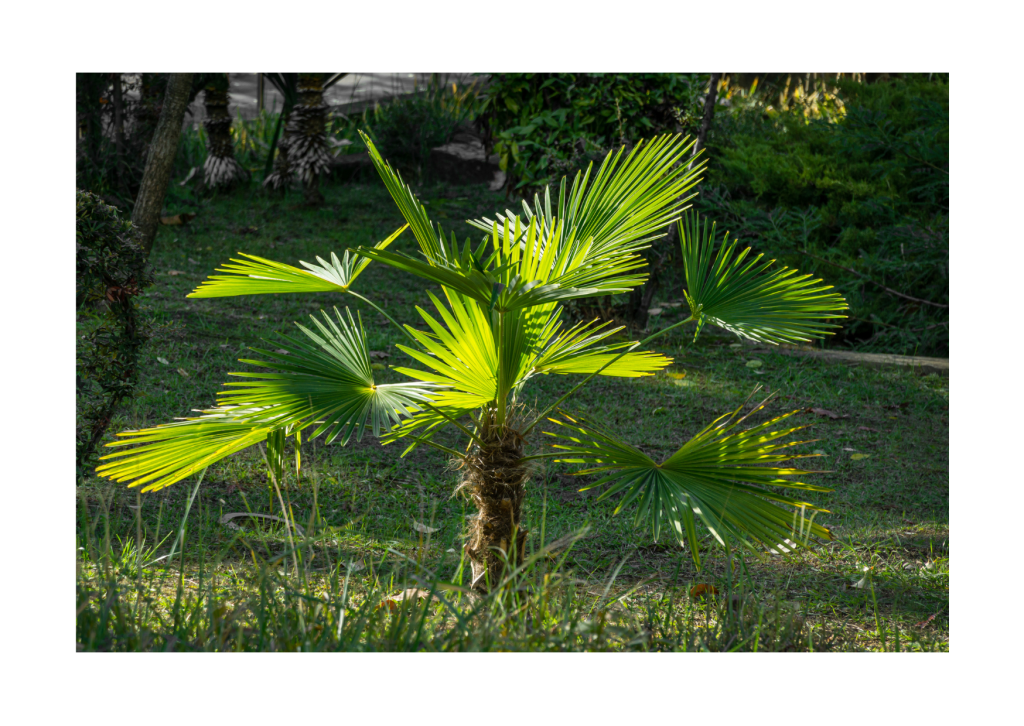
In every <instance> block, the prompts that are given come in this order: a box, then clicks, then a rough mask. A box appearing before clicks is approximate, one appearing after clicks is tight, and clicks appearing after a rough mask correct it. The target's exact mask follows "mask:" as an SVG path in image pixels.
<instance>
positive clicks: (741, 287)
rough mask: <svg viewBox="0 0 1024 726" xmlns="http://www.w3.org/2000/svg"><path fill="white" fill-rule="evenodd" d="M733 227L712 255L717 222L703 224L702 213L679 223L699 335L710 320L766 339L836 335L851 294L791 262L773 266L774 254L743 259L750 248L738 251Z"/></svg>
mask: <svg viewBox="0 0 1024 726" xmlns="http://www.w3.org/2000/svg"><path fill="white" fill-rule="evenodd" d="M728 237H729V236H728V233H727V234H726V236H725V239H723V240H722V244H721V245H720V246H719V248H718V254H717V255H716V256H715V257H714V259H713V260H712V255H713V253H714V248H715V225H714V224H713V223H712V224H708V223H707V222H706V221H705V223H704V225H703V229H702V227H701V224H700V217H699V215H697V214H692V215H690V214H687V218H686V220H685V221H684V222H680V223H679V238H680V240H681V244H682V253H683V254H682V257H683V266H684V269H685V272H686V288H687V290H686V293H685V294H686V300H687V302H689V304H690V312H691V313H692V314H693V317H694V318H696V320H697V331H696V332H695V333H694V339H696V337H697V335H699V334H700V331H701V329H702V328H703V326H704V324H705V323H706V322H710V323H712V324H714V325H717V326H719V327H721V328H725V329H726V330H728V331H731V332H733V333H736V335H740V336H742V337H745V338H750V339H751V340H756V341H758V342H762V343H773V344H777V343H788V342H794V341H807V340H810V339H811V338H821V337H823V336H825V335H831V334H832V332H833V330H832V329H835V328H838V327H839V326H838V325H834V324H832V323H827V322H824V321H826V320H832V319H839V318H845V317H846V316H845V315H842V314H841V312H842V311H843V310H846V309H847V308H848V305H847V304H846V300H844V299H843V297H842V296H841V295H839V294H838V293H835V292H828V290H831V289H832V286H831V285H824V284H822V281H821V280H820V279H812V278H811V276H810V275H799V273H798V272H797V271H796V270H790V269H789V268H787V267H782V268H778V269H775V270H769V268H770V267H771V265H772V263H773V262H774V260H769V261H767V262H764V263H762V264H759V262H760V260H761V257H763V255H758V256H757V257H755V258H754V259H752V260H749V261H747V262H746V264H744V260H746V258H747V255H748V254H749V253H750V249H749V248H747V249H745V250H744V251H743V252H741V253H739V254H738V255H736V254H735V252H736V244H737V241H736V240H732V241H731V242H730V241H729V238H728Z"/></svg>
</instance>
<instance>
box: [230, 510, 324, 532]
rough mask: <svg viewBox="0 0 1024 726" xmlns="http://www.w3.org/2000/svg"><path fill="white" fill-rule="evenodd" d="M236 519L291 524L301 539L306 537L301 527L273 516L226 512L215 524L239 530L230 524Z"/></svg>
mask: <svg viewBox="0 0 1024 726" xmlns="http://www.w3.org/2000/svg"><path fill="white" fill-rule="evenodd" d="M237 517H257V518H259V519H272V520H274V521H275V522H284V524H285V525H288V524H291V526H292V527H294V528H295V529H296V530H297V531H298V533H299V534H300V535H302V536H303V537H305V536H306V535H305V533H304V532H303V531H302V527H300V526H299V525H297V524H295V523H294V522H291V523H289V522H287V521H285V520H284V519H282V518H281V517H278V516H276V515H273V514H256V513H254V512H228V513H227V514H225V515H223V516H222V517H221V518H220V519H218V520H217V522H218V523H219V524H226V525H228V527H230V528H231V529H239V527H238V525H237V524H235V525H234V526H232V524H233V523H232V522H231V520H232V519H235V518H237Z"/></svg>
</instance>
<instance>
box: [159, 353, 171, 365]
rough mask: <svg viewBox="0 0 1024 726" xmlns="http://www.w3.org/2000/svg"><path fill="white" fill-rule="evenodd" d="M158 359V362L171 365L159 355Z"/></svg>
mask: <svg viewBox="0 0 1024 726" xmlns="http://www.w3.org/2000/svg"><path fill="white" fill-rule="evenodd" d="M156 359H157V361H158V362H160V363H163V364H164V365H165V366H169V365H170V364H171V363H170V361H168V360H167V359H166V358H164V357H162V356H159V355H158V356H157V357H156Z"/></svg>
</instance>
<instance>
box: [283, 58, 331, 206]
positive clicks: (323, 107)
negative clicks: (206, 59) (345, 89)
mask: <svg viewBox="0 0 1024 726" xmlns="http://www.w3.org/2000/svg"><path fill="white" fill-rule="evenodd" d="M264 75H265V77H266V79H267V80H268V81H270V82H271V84H273V85H274V87H275V88H276V89H277V90H278V92H280V93H281V95H282V97H283V98H284V107H283V108H282V110H281V116H280V117H279V118H278V127H277V128H276V129H275V130H274V140H273V142H272V143H271V148H270V157H271V159H273V163H274V170H273V171H272V172H270V171H269V163H270V159H268V173H267V175H266V179H265V180H264V182H263V184H264V186H266V187H268V188H270V189H272V190H280V189H287V188H288V186H290V185H291V183H292V181H294V180H295V179H296V178H297V179H298V180H299V181H301V182H302V187H303V191H304V193H305V197H306V202H307V203H309V204H319V203H320V202H322V201H323V196H322V195H321V194H320V190H319V184H320V177H321V176H322V175H323V174H324V173H326V172H327V167H328V164H329V163H330V159H331V157H330V153H329V152H328V150H327V134H326V127H327V108H328V106H327V104H325V103H324V91H326V90H327V89H328V88H330V87H331V86H333V85H334V84H335V83H337V82H338V81H340V80H341V79H342V78H344V77H345V76H347V75H348V74H347V73H266V74H264ZM282 123H283V125H284V138H282V139H281V141H280V143H279V144H278V142H277V136H278V134H279V132H280V127H281V125H282ZM275 146H276V147H277V149H278V153H277V157H276V158H274V147H275Z"/></svg>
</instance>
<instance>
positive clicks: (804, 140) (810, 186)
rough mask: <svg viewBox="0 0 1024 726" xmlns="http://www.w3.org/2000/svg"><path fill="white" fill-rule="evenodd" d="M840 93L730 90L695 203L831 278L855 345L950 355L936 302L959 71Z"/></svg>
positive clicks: (945, 256)
mask: <svg viewBox="0 0 1024 726" xmlns="http://www.w3.org/2000/svg"><path fill="white" fill-rule="evenodd" d="M834 90H835V93H822V92H820V91H819V92H818V93H817V94H814V93H811V92H808V91H804V92H802V93H800V92H798V93H797V94H796V98H795V100H789V101H787V100H786V97H785V95H783V96H782V97H781V98H780V99H779V100H778V101H776V100H775V99H774V98H772V97H767V96H765V95H761V96H760V97H759V96H758V95H757V94H756V92H755V94H752V95H751V94H742V93H738V92H734V93H730V91H729V90H727V91H726V92H725V93H723V101H724V103H723V104H722V106H720V108H719V109H718V112H717V114H716V118H715V125H714V127H713V130H712V134H711V137H710V139H709V142H708V147H709V150H710V151H711V158H712V159H713V160H714V161H713V162H712V164H711V165H710V166H709V168H708V174H707V178H706V187H705V190H704V193H703V194H702V195H701V198H700V202H699V203H698V205H699V206H700V207H701V208H702V209H703V210H704V211H705V212H706V213H708V214H709V215H714V216H716V217H717V218H718V219H720V220H722V221H724V222H726V223H727V224H729V226H730V228H731V229H732V230H733V231H734V232H735V233H737V234H739V235H740V236H742V237H744V238H745V239H746V240H747V241H748V242H751V243H753V244H754V245H755V246H756V247H758V248H760V249H761V250H762V251H764V252H766V253H767V254H769V255H771V256H775V257H777V258H779V259H780V261H782V262H783V263H784V264H788V265H791V266H800V267H801V268H804V267H806V268H809V270H810V271H813V272H822V273H824V272H827V273H828V274H829V276H830V277H831V278H832V279H833V280H834V281H835V284H836V287H837V289H838V290H839V291H840V292H841V293H842V294H843V295H844V296H845V297H846V298H847V300H849V302H850V306H851V315H850V321H851V322H850V323H849V324H848V326H847V328H846V330H845V331H844V333H843V334H842V336H841V337H842V338H844V339H845V340H846V342H847V343H848V344H853V343H857V344H858V345H859V346H860V347H862V348H865V349H868V350H872V349H875V350H886V351H890V352H898V353H914V352H917V353H919V354H925V355H948V351H949V332H948V308H945V307H937V306H936V305H932V304H928V303H929V302H930V303H937V304H939V305H946V306H948V304H949V266H948V265H949V172H948V169H949V82H948V76H944V77H938V76H932V77H930V78H929V77H924V76H908V77H903V78H894V79H889V80H886V81H883V82H877V83H872V84H865V83H854V82H851V81H844V80H840V81H838V82H837V84H836V88H835V89H834ZM725 104H729V105H725ZM883 286H884V288H888V291H887V290H885V289H883ZM895 293H902V295H903V297H901V296H900V295H897V294H895ZM908 298H916V300H915V299H908ZM924 301H928V302H924Z"/></svg>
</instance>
